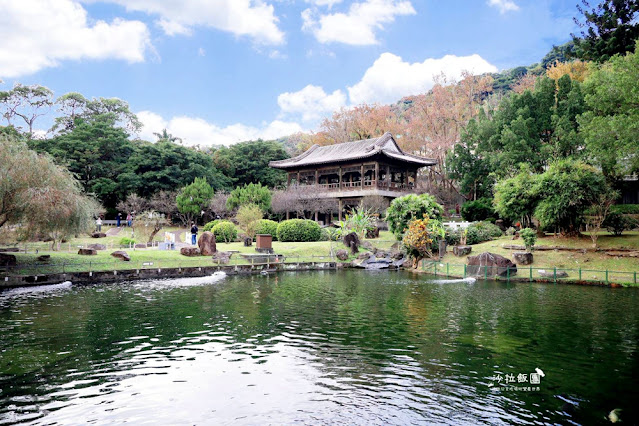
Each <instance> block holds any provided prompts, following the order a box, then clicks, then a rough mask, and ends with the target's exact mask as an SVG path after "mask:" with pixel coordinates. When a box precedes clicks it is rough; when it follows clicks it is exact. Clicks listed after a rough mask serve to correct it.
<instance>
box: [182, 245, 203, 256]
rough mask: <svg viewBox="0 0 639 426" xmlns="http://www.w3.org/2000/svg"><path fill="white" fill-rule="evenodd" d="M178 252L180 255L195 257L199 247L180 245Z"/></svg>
mask: <svg viewBox="0 0 639 426" xmlns="http://www.w3.org/2000/svg"><path fill="white" fill-rule="evenodd" d="M180 254H181V255H182V256H188V257H196V256H199V255H200V249H199V248H197V247H182V248H181V249H180Z"/></svg>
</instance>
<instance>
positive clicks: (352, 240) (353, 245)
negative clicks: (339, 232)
mask: <svg viewBox="0 0 639 426" xmlns="http://www.w3.org/2000/svg"><path fill="white" fill-rule="evenodd" d="M344 245H345V246H346V247H348V248H349V249H350V250H351V253H352V254H355V253H359V237H358V236H357V234H356V233H354V232H351V233H350V234H346V235H344Z"/></svg>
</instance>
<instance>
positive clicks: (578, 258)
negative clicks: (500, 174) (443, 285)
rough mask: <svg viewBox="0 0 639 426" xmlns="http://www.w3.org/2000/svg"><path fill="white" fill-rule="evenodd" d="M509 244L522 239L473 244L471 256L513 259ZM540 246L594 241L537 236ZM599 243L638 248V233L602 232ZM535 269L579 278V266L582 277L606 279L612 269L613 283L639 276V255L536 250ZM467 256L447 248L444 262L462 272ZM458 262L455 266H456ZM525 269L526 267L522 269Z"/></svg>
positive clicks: (526, 273) (581, 245)
mask: <svg viewBox="0 0 639 426" xmlns="http://www.w3.org/2000/svg"><path fill="white" fill-rule="evenodd" d="M506 245H523V242H522V241H521V239H519V240H515V241H513V240H512V239H511V237H501V238H499V239H496V240H492V241H488V242H485V243H481V244H476V245H474V246H473V251H472V253H471V254H470V255H471V256H473V255H477V254H480V253H483V252H491V253H495V254H500V255H502V256H504V257H507V258H509V259H512V253H513V252H514V251H515V250H507V249H505V248H504V246H506ZM536 245H537V246H561V247H571V248H582V249H592V240H591V239H590V238H589V237H583V238H564V237H553V236H546V237H545V238H539V239H537V243H536ZM598 245H599V247H600V248H602V249H619V248H625V249H637V250H639V232H636V231H635V232H627V233H624V235H622V236H620V237H615V236H613V235H611V234H609V233H607V232H602V233H601V235H600V237H599V241H598ZM533 253H534V262H533V264H532V265H531V267H532V268H533V271H532V273H533V277H538V276H539V273H538V270H537V269H546V270H550V271H551V273H552V271H553V268H557V269H562V270H563V269H565V270H566V272H567V273H568V278H569V279H579V269H581V279H582V280H597V281H605V280H606V274H605V271H606V270H609V271H619V272H622V273H617V272H609V273H608V281H610V282H626V283H627V282H634V273H635V272H637V273H638V274H637V275H639V258H636V257H634V258H633V257H614V256H608V255H606V254H605V252H603V251H599V252H593V251H589V252H586V253H579V252H569V251H556V250H550V251H535V252H533ZM466 258H467V256H462V257H457V256H455V255H453V253H452V251H450V250H449V251H448V252H447V253H446V256H445V257H444V259H443V260H442V261H441V262H440V263H441V264H444V265H445V264H446V263H449V264H450V266H449V271H450V273H451V274H452V275H463V268H464V267H463V264H465V263H466ZM453 265H455V266H453ZM522 268H523V269H522ZM528 268H529V267H527V266H523V267H519V273H518V276H520V277H521V276H529V274H530V270H529V269H528Z"/></svg>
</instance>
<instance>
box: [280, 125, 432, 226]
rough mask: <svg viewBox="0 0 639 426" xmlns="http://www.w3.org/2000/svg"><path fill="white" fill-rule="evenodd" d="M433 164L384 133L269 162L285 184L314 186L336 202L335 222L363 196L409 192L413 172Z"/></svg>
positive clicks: (397, 194)
mask: <svg viewBox="0 0 639 426" xmlns="http://www.w3.org/2000/svg"><path fill="white" fill-rule="evenodd" d="M435 164H437V162H436V161H435V160H431V159H428V158H423V157H418V156H416V155H412V154H407V153H405V152H404V151H402V150H401V148H400V147H399V146H398V145H397V142H396V141H395V139H394V138H393V136H392V134H391V133H388V132H387V133H385V134H384V135H382V136H381V137H379V138H373V139H365V140H361V141H355V142H345V143H340V144H335V145H328V146H319V145H313V146H312V147H311V148H309V149H308V151H306V152H304V153H303V154H301V155H298V156H297V157H293V158H289V159H286V160H280V161H271V162H270V163H269V165H270V166H271V167H274V168H277V169H282V170H286V172H287V173H288V179H287V182H288V185H294V184H297V185H317V187H319V189H320V194H321V197H322V198H327V199H329V198H332V199H337V200H338V203H339V208H338V217H339V220H341V219H342V212H343V211H344V209H345V208H349V207H354V206H357V205H358V204H359V202H360V200H361V199H362V198H363V197H366V196H372V195H380V196H383V197H385V198H387V199H389V200H392V199H393V198H396V197H399V196H401V195H404V194H403V193H406V192H409V191H411V190H412V189H413V188H414V186H415V183H416V179H417V171H418V170H419V169H421V168H423V167H429V166H433V165H435ZM315 219H316V220H318V214H317V212H316V214H315ZM329 221H330V220H329Z"/></svg>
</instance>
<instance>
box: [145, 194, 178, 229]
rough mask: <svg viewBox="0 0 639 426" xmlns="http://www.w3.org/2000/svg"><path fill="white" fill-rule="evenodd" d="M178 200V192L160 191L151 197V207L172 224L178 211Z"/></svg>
mask: <svg viewBox="0 0 639 426" xmlns="http://www.w3.org/2000/svg"><path fill="white" fill-rule="evenodd" d="M176 198H177V192H175V191H160V192H157V193H156V194H154V195H153V197H151V200H150V201H149V205H150V206H151V208H152V209H153V210H155V211H156V212H158V213H160V214H162V215H164V217H166V220H167V221H168V222H169V223H170V222H171V221H172V218H173V217H174V216H175V214H176V213H177V211H178V210H177V204H176V201H175V199H176Z"/></svg>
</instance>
